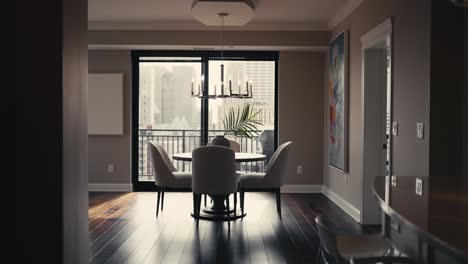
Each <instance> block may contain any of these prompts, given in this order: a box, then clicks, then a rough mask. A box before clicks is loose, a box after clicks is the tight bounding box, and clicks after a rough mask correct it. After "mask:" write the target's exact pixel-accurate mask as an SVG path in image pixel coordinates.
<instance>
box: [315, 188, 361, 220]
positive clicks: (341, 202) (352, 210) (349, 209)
mask: <svg viewBox="0 0 468 264" xmlns="http://www.w3.org/2000/svg"><path fill="white" fill-rule="evenodd" d="M323 194H324V195H325V196H327V197H328V199H330V200H331V201H332V202H334V203H335V204H336V205H338V206H339V207H340V208H341V209H343V211H345V212H346V213H347V214H348V215H350V216H351V217H352V218H353V219H354V220H356V221H357V222H358V223H361V211H359V210H358V209H357V208H356V207H354V206H353V205H352V204H350V203H349V202H348V201H346V200H345V199H343V198H342V197H341V196H339V195H338V194H336V193H335V192H333V191H332V190H331V189H329V188H328V187H327V186H325V185H324V186H323Z"/></svg>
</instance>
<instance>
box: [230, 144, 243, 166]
mask: <svg viewBox="0 0 468 264" xmlns="http://www.w3.org/2000/svg"><path fill="white" fill-rule="evenodd" d="M229 148H230V149H232V150H233V151H234V152H240V151H241V145H240V144H239V142H237V141H235V140H232V139H229ZM236 170H238V171H240V170H241V164H240V163H239V162H236Z"/></svg>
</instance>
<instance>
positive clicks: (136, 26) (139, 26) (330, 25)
mask: <svg viewBox="0 0 468 264" xmlns="http://www.w3.org/2000/svg"><path fill="white" fill-rule="evenodd" d="M362 2H364V0H349V1H348V2H347V3H346V4H344V5H343V6H342V7H341V8H340V9H339V10H338V12H336V14H335V15H334V16H332V17H331V19H330V20H329V21H328V22H326V23H320V22H317V23H311V24H247V25H245V26H229V27H226V28H225V30H239V31H330V30H333V29H334V28H335V27H336V26H337V25H338V24H340V23H341V22H342V21H343V20H344V19H345V18H346V17H348V16H349V15H350V14H351V13H352V12H353V11H354V10H355V9H356V8H357V7H358V6H359V5H360V4H361V3H362ZM88 30H220V27H219V26H206V25H203V24H201V23H200V22H198V21H196V20H193V21H184V22H166V21H127V22H122V21H88Z"/></svg>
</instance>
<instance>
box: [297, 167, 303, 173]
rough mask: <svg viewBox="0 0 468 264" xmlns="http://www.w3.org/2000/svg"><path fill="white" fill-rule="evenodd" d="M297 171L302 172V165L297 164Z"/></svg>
mask: <svg viewBox="0 0 468 264" xmlns="http://www.w3.org/2000/svg"><path fill="white" fill-rule="evenodd" d="M296 173H297V174H302V166H297V168H296Z"/></svg>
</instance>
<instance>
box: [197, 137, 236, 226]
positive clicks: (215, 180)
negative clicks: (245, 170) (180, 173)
mask: <svg viewBox="0 0 468 264" xmlns="http://www.w3.org/2000/svg"><path fill="white" fill-rule="evenodd" d="M192 174H193V177H192V191H193V196H194V215H195V218H196V219H197V226H198V222H199V219H200V207H201V195H202V194H207V195H210V196H222V197H223V198H224V199H225V201H226V206H227V212H226V214H229V195H230V194H233V193H235V192H236V191H237V183H238V179H237V177H239V176H238V174H236V168H235V155H234V151H233V150H232V149H230V148H227V147H222V146H216V145H209V146H203V147H198V148H196V149H194V150H193V151H192ZM227 219H228V226H229V227H230V222H229V217H228V218H227Z"/></svg>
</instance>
